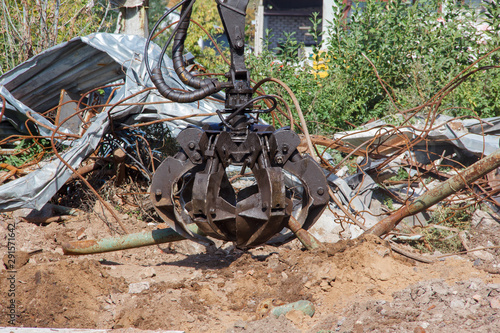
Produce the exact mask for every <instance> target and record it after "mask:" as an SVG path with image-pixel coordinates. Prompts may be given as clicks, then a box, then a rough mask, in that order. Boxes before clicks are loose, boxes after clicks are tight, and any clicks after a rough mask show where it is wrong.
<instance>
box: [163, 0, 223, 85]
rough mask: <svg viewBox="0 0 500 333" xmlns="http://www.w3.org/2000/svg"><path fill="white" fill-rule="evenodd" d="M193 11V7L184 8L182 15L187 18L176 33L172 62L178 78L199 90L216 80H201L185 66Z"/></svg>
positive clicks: (180, 23)
mask: <svg viewBox="0 0 500 333" xmlns="http://www.w3.org/2000/svg"><path fill="white" fill-rule="evenodd" d="M192 11H193V8H192V7H189V6H186V5H184V6H182V10H181V14H184V13H186V15H187V16H186V18H185V19H184V20H183V21H182V22H179V28H178V30H177V32H176V33H175V37H174V44H173V46H172V61H173V63H174V69H175V72H176V73H177V76H178V77H179V78H180V79H181V81H182V82H184V83H185V84H187V85H188V86H190V87H193V88H197V89H198V88H201V87H204V86H205V85H207V84H210V82H211V81H214V80H213V79H200V78H198V77H196V76H194V75H192V74H191V73H190V72H189V71H188V70H187V69H186V67H185V66H186V65H185V64H184V56H183V53H184V42H185V41H186V37H187V31H188V29H189V24H190V20H191V13H192Z"/></svg>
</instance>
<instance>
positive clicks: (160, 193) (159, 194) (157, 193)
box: [155, 188, 162, 197]
mask: <svg viewBox="0 0 500 333" xmlns="http://www.w3.org/2000/svg"><path fill="white" fill-rule="evenodd" d="M155 194H156V196H157V197H161V195H162V192H161V189H159V188H157V189H156V193H155Z"/></svg>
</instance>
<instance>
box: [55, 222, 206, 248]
mask: <svg viewBox="0 0 500 333" xmlns="http://www.w3.org/2000/svg"><path fill="white" fill-rule="evenodd" d="M189 229H190V230H191V231H193V232H194V233H196V234H200V231H199V230H198V226H197V225H196V224H191V225H189ZM184 239H186V238H185V237H183V236H181V235H179V234H178V233H176V232H175V231H174V230H173V229H171V228H167V229H158V230H153V231H149V232H140V233H136V234H129V235H124V236H120V237H111V238H105V239H101V240H84V241H77V242H69V243H64V244H63V245H62V248H63V252H64V254H67V255H84V254H95V253H104V252H112V251H120V250H126V249H133V248H137V247H143V246H150V245H155V244H163V243H171V242H176V241H180V240H184Z"/></svg>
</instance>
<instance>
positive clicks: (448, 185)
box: [365, 149, 500, 236]
mask: <svg viewBox="0 0 500 333" xmlns="http://www.w3.org/2000/svg"><path fill="white" fill-rule="evenodd" d="M498 167H500V149H498V150H496V151H495V152H493V153H492V154H490V155H489V156H487V157H485V158H483V159H481V160H479V161H478V162H476V163H474V164H473V165H471V166H470V167H468V168H466V169H465V170H462V172H460V173H458V174H457V175H455V176H453V177H452V178H450V179H448V180H447V181H445V182H443V183H441V184H440V185H439V186H436V187H435V188H433V189H431V190H430V191H428V192H426V193H425V194H423V195H422V196H420V197H418V198H416V199H415V200H414V201H412V202H411V203H409V204H407V205H405V206H403V207H401V208H400V209H398V210H397V211H395V212H394V213H392V214H391V215H389V216H388V217H386V218H385V219H383V220H382V221H380V222H378V223H377V224H376V225H374V226H373V227H371V228H370V229H368V230H367V231H365V234H372V235H377V236H382V235H385V234H386V233H388V232H390V231H391V230H393V229H394V228H395V227H396V226H397V225H398V223H399V222H400V221H401V220H402V219H404V218H405V217H408V216H411V215H415V214H417V213H419V212H422V211H424V210H425V209H427V208H429V207H431V206H433V205H435V204H437V203H438V202H440V201H442V200H444V199H445V198H447V197H448V196H450V195H452V194H454V193H456V192H458V191H460V190H462V189H464V188H465V187H466V186H468V185H470V184H471V183H473V182H474V181H476V180H478V179H479V178H481V177H483V176H484V175H486V174H488V173H490V172H491V171H493V170H495V169H496V168H498Z"/></svg>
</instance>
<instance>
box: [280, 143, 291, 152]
mask: <svg viewBox="0 0 500 333" xmlns="http://www.w3.org/2000/svg"><path fill="white" fill-rule="evenodd" d="M288 149H290V147H288V145H287V144H285V145H283V149H282V150H283V153H285V154H286V153H288Z"/></svg>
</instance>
